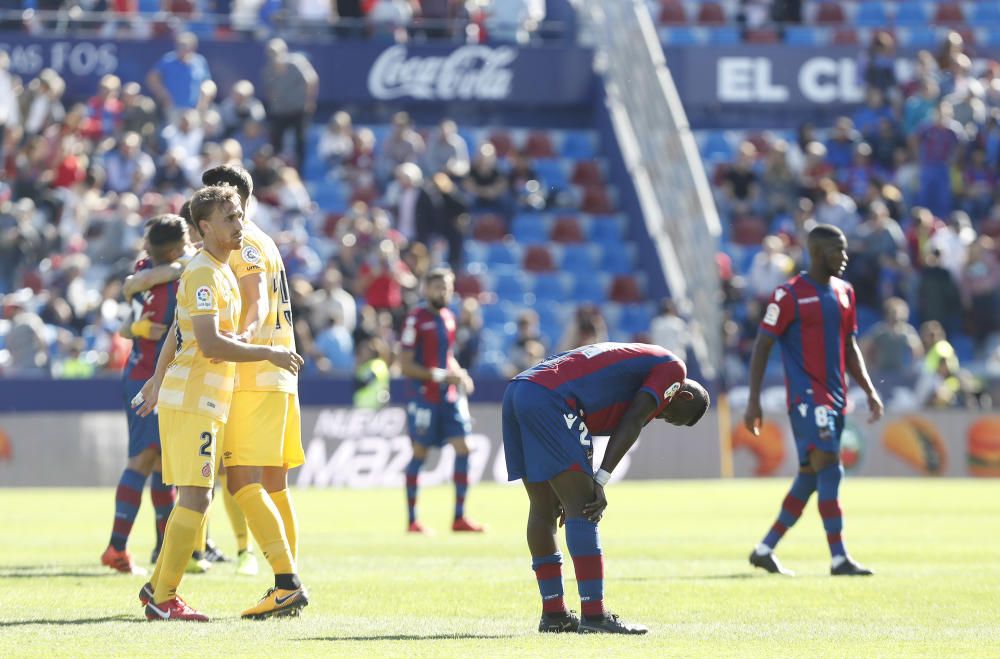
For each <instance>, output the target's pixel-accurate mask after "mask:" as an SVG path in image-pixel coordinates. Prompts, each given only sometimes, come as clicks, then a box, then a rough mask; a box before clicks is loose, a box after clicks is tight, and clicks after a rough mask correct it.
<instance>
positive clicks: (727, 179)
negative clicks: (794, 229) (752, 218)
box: [722, 142, 760, 217]
mask: <svg viewBox="0 0 1000 659" xmlns="http://www.w3.org/2000/svg"><path fill="white" fill-rule="evenodd" d="M756 158H757V148H756V147H755V146H754V145H753V143H751V142H744V143H743V144H741V145H740V150H739V156H738V157H737V160H736V162H735V163H734V164H733V166H732V167H730V168H729V169H728V171H726V173H725V175H724V176H723V179H722V194H723V197H722V198H723V207H724V208H725V209H726V213H727V214H728V215H730V216H731V217H732V216H739V215H746V214H749V213H752V212H753V210H754V209H755V208H756V205H757V201H758V199H759V197H760V189H759V186H758V180H757V173H756V172H755V171H754V162H755V161H756Z"/></svg>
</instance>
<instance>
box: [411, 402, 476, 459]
mask: <svg viewBox="0 0 1000 659" xmlns="http://www.w3.org/2000/svg"><path fill="white" fill-rule="evenodd" d="M406 426H407V428H408V429H409V432H410V439H412V440H413V441H415V442H416V443H418V444H420V445H422V446H426V447H427V448H434V447H441V446H444V445H445V442H446V441H448V440H449V439H456V438H464V437H465V436H466V435H468V434H469V431H470V430H472V420H471V418H470V417H469V404H468V402H466V400H465V399H464V398H462V399H459V400H458V401H456V402H454V403H449V402H442V403H428V402H427V401H425V400H413V401H410V402H409V404H407V406H406Z"/></svg>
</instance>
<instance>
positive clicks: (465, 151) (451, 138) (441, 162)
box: [424, 119, 469, 177]
mask: <svg viewBox="0 0 1000 659" xmlns="http://www.w3.org/2000/svg"><path fill="white" fill-rule="evenodd" d="M424 165H425V167H426V171H428V172H448V173H449V174H453V175H455V176H460V177H461V176H465V175H466V174H467V173H468V171H469V146H468V145H467V144H466V143H465V138H463V137H462V136H461V135H460V134H459V132H458V126H457V125H456V124H455V122H454V121H452V120H451V119H444V120H442V121H441V123H440V124H438V128H437V130H436V131H434V133H433V134H432V135H431V138H430V140H428V142H427V150H426V152H425V153H424Z"/></svg>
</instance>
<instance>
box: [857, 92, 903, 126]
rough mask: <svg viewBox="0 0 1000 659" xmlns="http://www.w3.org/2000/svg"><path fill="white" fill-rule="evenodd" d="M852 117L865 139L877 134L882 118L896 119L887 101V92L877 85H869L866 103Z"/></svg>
mask: <svg viewBox="0 0 1000 659" xmlns="http://www.w3.org/2000/svg"><path fill="white" fill-rule="evenodd" d="M852 119H853V120H854V128H855V129H856V130H857V131H858V132H859V133H861V136H862V137H864V138H865V139H870V137H871V136H872V135H874V134H875V132H876V131H877V130H878V124H879V121H880V120H882V119H888V120H889V121H894V118H893V116H892V108H891V107H889V105H888V104H887V103H886V102H885V94H883V93H882V91H881V90H879V89H878V88H875V87H869V88H868V90H867V91H866V92H865V104H864V106H862V107H861V108H860V109H859V110H857V111H856V112H855V113H854V116H853V117H852Z"/></svg>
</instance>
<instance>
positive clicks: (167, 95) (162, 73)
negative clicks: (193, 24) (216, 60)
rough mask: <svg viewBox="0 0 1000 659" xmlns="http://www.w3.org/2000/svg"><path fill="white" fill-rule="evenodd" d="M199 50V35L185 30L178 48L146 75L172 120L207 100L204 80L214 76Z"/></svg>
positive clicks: (166, 116)
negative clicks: (203, 97) (203, 98)
mask: <svg viewBox="0 0 1000 659" xmlns="http://www.w3.org/2000/svg"><path fill="white" fill-rule="evenodd" d="M197 51H198V37H196V36H195V35H194V34H192V33H190V32H184V33H182V34H180V35H178V37H177V39H176V41H175V48H174V50H173V51H171V52H169V53H167V54H166V55H164V56H163V57H161V58H160V61H159V62H157V63H156V66H154V67H153V70H152V71H150V72H149V74H148V75H147V76H146V84H147V85H148V86H149V89H150V91H151V92H152V93H153V96H154V97H155V98H156V100H157V102H158V103H159V107H160V110H161V113H162V114H163V116H164V117H165V118H166V119H167V121H168V122H170V123H174V120H175V119H176V117H177V115H179V114H180V113H181V112H182V111H184V110H187V109H190V108H196V107H198V106H199V105H200V104H201V103H202V102H203V101H202V93H203V91H204V90H203V88H202V83H203V82H205V81H206V80H211V79H212V73H211V71H209V68H208V61H207V60H206V59H205V57H204V55H201V54H200V53H198V52H197Z"/></svg>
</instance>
